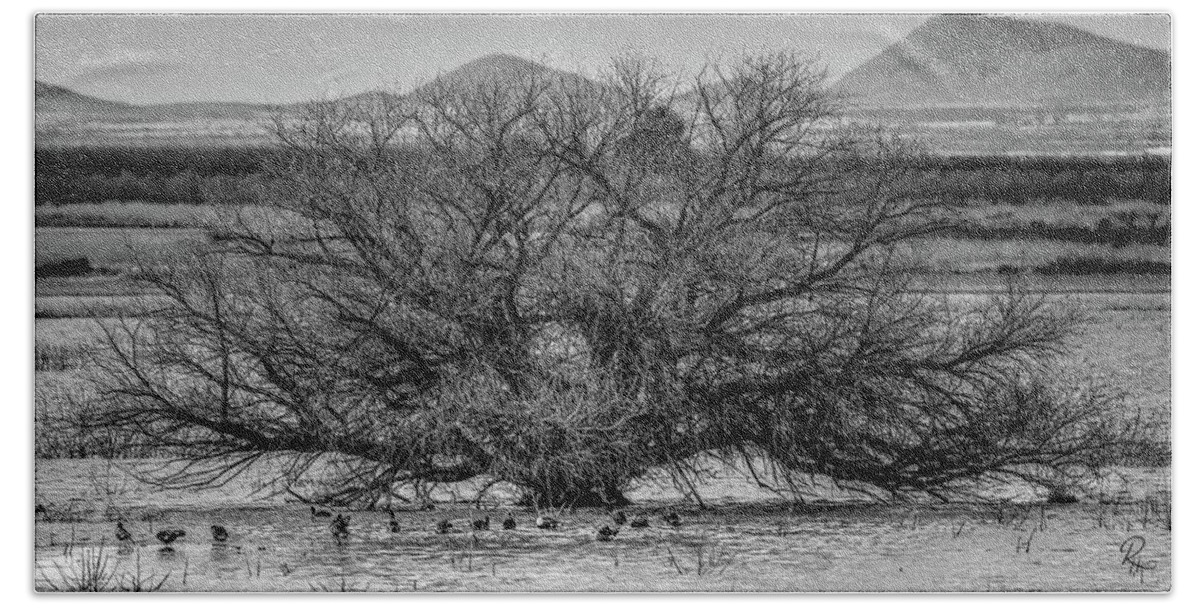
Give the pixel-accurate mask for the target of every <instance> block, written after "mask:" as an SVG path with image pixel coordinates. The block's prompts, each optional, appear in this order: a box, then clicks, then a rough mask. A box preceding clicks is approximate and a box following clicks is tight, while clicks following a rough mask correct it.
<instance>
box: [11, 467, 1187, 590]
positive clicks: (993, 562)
mask: <svg viewBox="0 0 1200 608" xmlns="http://www.w3.org/2000/svg"><path fill="white" fill-rule="evenodd" d="M95 464H96V463H94V462H93V463H92V465H93V466H94V465H95ZM85 471H87V466H84V465H82V464H81V463H80V461H39V466H38V492H39V500H44V501H46V502H48V503H51V504H52V505H53V512H54V513H55V514H58V515H55V516H53V517H51V519H55V520H56V521H46V520H44V519H41V518H39V521H38V522H37V526H36V552H35V556H36V564H37V567H36V569H35V577H36V583H35V584H36V586H37V588H38V589H43V590H45V589H50V588H51V587H52V586H54V585H57V586H62V585H63V581H64V579H69V578H70V576H71V575H70V572H71V567H72V565H77V564H78V563H79V561H80V559H81V558H83V557H84V556H85V555H88V554H91V555H95V552H96V551H100V550H102V551H103V552H104V555H105V556H106V557H107V558H108V562H107V564H106V566H107V568H108V570H109V571H111V572H113V573H114V574H116V576H117V578H123V579H124V580H125V581H127V582H128V581H129V580H131V578H132V577H133V576H134V575H135V573H138V572H140V577H141V578H142V579H144V580H154V581H157V580H161V578H162V577H164V576H166V580H165V582H164V583H163V586H162V590H169V591H314V590H316V591H340V590H347V591H376V592H378V591H401V592H403V591H410V592H411V591H419V592H430V591H513V592H516V591H693V590H695V591H699V590H706V591H989V590H990V591H1001V590H1021V591H1039V590H1042V591H1101V590H1103V591H1165V590H1168V589H1169V588H1170V585H1171V532H1170V519H1169V506H1168V505H1169V494H1168V493H1165V492H1167V490H1166V489H1167V488H1168V487H1169V478H1168V472H1167V471H1165V470H1157V469H1156V470H1137V471H1127V473H1130V478H1131V479H1135V480H1138V481H1136V482H1133V483H1124V482H1115V481H1114V482H1113V483H1114V485H1113V486H1112V489H1114V491H1113V492H1110V493H1108V494H1107V496H1109V497H1110V498H1117V499H1120V500H1122V501H1124V502H1123V503H1119V504H1110V503H1098V502H1091V503H1084V504H1073V505H1046V506H1041V505H1036V504H1008V505H1006V506H1003V507H997V506H992V505H967V506H964V505H958V506H946V505H941V506H939V505H896V506H878V505H861V504H847V503H832V502H831V503H826V504H810V505H805V506H802V505H790V504H785V503H780V502H774V503H765V502H762V500H761V497H759V498H758V499H757V502H754V503H744V502H743V503H739V502H733V501H728V500H725V501H722V500H716V499H715V498H714V501H715V503H716V504H715V505H714V506H711V508H709V509H707V510H700V509H699V508H697V507H680V506H679V505H680V504H681V503H679V502H678V499H677V498H673V497H671V496H669V495H668V493H667V492H666V491H665V490H661V489H660V490H651V489H650V488H643V489H642V490H640V491H639V492H637V493H635V495H634V497H635V498H638V499H639V504H638V505H636V506H635V507H633V508H631V509H629V510H628V512H629V513H630V514H631V515H632V514H633V513H637V512H645V513H647V514H649V515H650V516H651V521H652V526H651V527H650V528H648V529H644V530H633V529H630V528H628V527H625V528H623V529H622V530H621V531H620V533H619V534H618V536H617V537H616V539H615V540H614V541H612V542H600V541H597V540H596V539H595V530H596V528H597V527H598V526H599V525H601V524H603V523H608V521H609V520H608V519H607V514H606V513H604V512H602V511H598V510H578V511H575V512H565V513H562V514H561V516H560V517H559V518H560V520H561V521H562V527H561V528H560V529H559V530H555V531H544V530H538V529H536V528H534V527H533V520H534V517H535V514H534V513H533V512H531V511H528V510H520V509H514V515H515V516H516V518H517V520H518V522H519V527H518V529H517V530H513V531H505V530H500V529H499V528H500V525H499V522H500V520H501V519H502V518H503V515H504V513H505V512H506V511H507V510H508V508H507V507H506V506H499V507H498V508H497V507H495V506H493V507H492V508H493V509H496V510H493V511H491V519H492V529H491V530H488V531H480V532H470V531H468V530H469V528H470V526H469V523H468V522H469V520H470V519H472V518H476V517H482V515H483V512H482V511H478V510H475V509H473V508H471V507H470V506H468V505H463V504H462V503H458V504H441V505H439V507H438V508H437V509H436V510H434V511H411V510H406V511H397V521H398V522H399V524H400V528H401V529H400V531H399V532H398V533H393V532H391V531H390V530H389V526H388V517H389V516H388V514H387V513H386V512H379V511H375V512H349V513H346V515H348V516H349V518H350V530H351V534H350V537H349V538H348V539H346V540H345V541H343V542H339V541H338V540H337V539H335V538H334V536H333V535H332V534H331V533H330V531H329V524H328V520H327V519H314V518H312V517H311V516H310V514H309V511H308V507H306V506H303V505H300V504H295V503H287V502H284V501H283V500H282V499H279V498H272V499H254V498H252V497H249V496H248V493H246V492H244V491H243V490H246V489H248V488H246V487H240V488H227V489H225V490H220V491H214V492H159V491H154V490H149V489H147V488H145V487H141V486H137V485H135V484H134V482H129V481H128V480H125V479H123V478H121V479H118V480H116V481H114V479H115V478H117V477H119V475H116V474H113V476H112V477H113V478H110V479H101V480H100V481H96V470H95V469H92V470H91V472H90V473H86V472H85ZM85 477H86V478H88V479H89V480H90V481H85V480H84V478H85ZM1114 479H1115V478H1114ZM734 485H735V481H734V478H733V477H730V478H728V479H718V480H715V481H714V482H713V483H711V484H708V485H707V486H705V488H703V489H702V490H704V491H707V496H708V497H710V498H711V497H720V496H726V495H736V494H738V492H736V491H734V490H733V489H731V488H732V486H734ZM1116 488H1119V489H1116ZM656 492H657V494H656ZM702 493H703V492H702ZM72 498H74V499H77V500H75V501H72V500H71V499H72ZM668 499H670V500H672V502H671V503H670V504H673V505H674V506H675V508H678V509H679V512H680V514H681V515H682V518H683V522H684V523H683V525H682V526H680V527H679V528H673V527H671V526H669V525H667V524H666V523H664V522H663V521H662V519H661V515H662V513H664V512H665V511H666V510H667V509H668V508H670V507H668V502H667V500H668ZM72 504H73V505H75V506H74V507H69V506H68V505H72ZM67 512H71V513H74V515H73V516H70V517H62V515H61V514H63V513H67ZM116 518H124V519H125V521H126V527H127V528H128V529H129V530H130V532H132V533H133V535H134V542H132V543H125V544H123V545H121V544H120V543H118V542H117V541H116V539H115V537H114V529H115V523H114V522H115V519H116ZM443 518H449V519H450V520H451V521H452V522H453V523H454V525H455V528H456V531H455V532H453V533H451V534H447V535H441V534H437V533H436V531H435V524H436V522H437V521H439V520H441V519H443ZM60 519H63V520H69V521H59V520H60ZM212 524H221V525H223V526H225V527H226V528H228V529H229V531H230V538H229V540H228V541H227V542H225V543H216V542H213V541H212V539H211V536H210V534H209V526H210V525H212ZM164 528H183V529H185V530H186V531H187V534H188V535H187V537H185V538H184V539H181V540H180V541H177V542H176V543H175V544H174V545H173V547H172V550H169V551H164V550H162V549H160V546H161V545H160V544H159V543H158V541H156V540H154V537H153V533H154V532H155V531H157V530H161V529H164ZM1133 537H1140V538H1141V539H1142V540H1143V541H1144V547H1143V548H1142V549H1141V551H1140V552H1139V553H1136V554H1135V555H1132V556H1131V557H1130V559H1128V560H1126V559H1125V557H1126V554H1127V553H1128V552H1127V551H1124V550H1123V549H1122V544H1123V543H1125V542H1126V541H1128V540H1130V539H1131V538H1133ZM1130 542H1133V543H1134V544H1137V543H1140V542H1142V541H1136V540H1135V541H1130ZM119 545H121V546H119ZM1129 561H1135V562H1136V563H1138V564H1141V565H1142V566H1144V567H1146V568H1147V569H1145V570H1142V571H1140V572H1139V571H1137V569H1134V571H1133V572H1131V568H1130V564H1129Z"/></svg>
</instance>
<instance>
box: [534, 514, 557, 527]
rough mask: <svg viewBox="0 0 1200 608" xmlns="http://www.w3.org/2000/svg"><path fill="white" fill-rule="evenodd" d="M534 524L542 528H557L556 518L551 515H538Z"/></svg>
mask: <svg viewBox="0 0 1200 608" xmlns="http://www.w3.org/2000/svg"><path fill="white" fill-rule="evenodd" d="M534 524H535V525H536V526H537V527H539V528H541V529H543V530H557V529H558V520H557V519H554V518H553V517H543V516H541V515H538V518H537V521H536V522H534Z"/></svg>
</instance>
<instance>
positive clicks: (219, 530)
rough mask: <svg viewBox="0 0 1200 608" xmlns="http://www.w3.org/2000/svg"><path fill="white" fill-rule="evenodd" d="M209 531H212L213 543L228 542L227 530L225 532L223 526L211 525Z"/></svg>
mask: <svg viewBox="0 0 1200 608" xmlns="http://www.w3.org/2000/svg"><path fill="white" fill-rule="evenodd" d="M210 529H211V530H212V537H213V540H214V541H216V542H218V543H223V542H225V541H227V540H229V530H226V529H225V526H220V525H217V524H213V525H212V526H211V528H210Z"/></svg>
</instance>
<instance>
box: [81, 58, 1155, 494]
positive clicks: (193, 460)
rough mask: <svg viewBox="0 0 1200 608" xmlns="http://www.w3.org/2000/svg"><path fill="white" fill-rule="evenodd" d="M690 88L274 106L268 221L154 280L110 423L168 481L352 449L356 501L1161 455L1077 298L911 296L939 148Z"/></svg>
mask: <svg viewBox="0 0 1200 608" xmlns="http://www.w3.org/2000/svg"><path fill="white" fill-rule="evenodd" d="M665 82H667V79H666V78H665V77H663V76H661V75H660V74H658V73H657V72H656V71H655V70H654V69H653V68H652V66H651V65H650V64H648V63H646V62H643V61H622V62H618V63H617V64H616V66H615V68H614V70H613V72H612V74H611V75H610V77H609V79H608V80H607V81H606V83H605V84H604V85H600V86H593V85H590V84H586V83H581V82H579V81H571V82H563V81H559V80H555V79H553V78H550V77H545V76H539V75H537V74H533V73H530V74H529V75H527V77H524V78H518V79H513V80H512V81H510V82H490V83H477V84H475V85H471V86H467V87H461V88H451V87H449V86H431V87H427V88H423V89H421V94H420V95H417V96H414V97H410V98H405V99H397V98H388V97H378V98H373V99H370V100H363V101H362V102H361V103H356V104H345V103H341V104H317V105H313V106H311V107H310V108H308V110H307V111H306V113H304V114H303V115H302V116H300V117H288V118H281V119H280V121H279V122H278V124H277V126H276V135H277V137H278V139H279V141H280V145H281V147H282V148H283V149H285V150H287V153H286V155H281V156H279V157H277V158H279V159H286V160H277V161H275V162H272V163H270V164H269V166H268V169H267V174H268V180H267V182H268V183H269V184H270V185H271V187H270V188H269V189H268V190H267V191H266V192H265V194H264V196H263V198H262V199H261V201H260V203H262V204H265V205H269V206H270V207H271V208H272V209H271V212H270V213H266V214H263V213H261V212H260V213H256V214H247V215H245V216H243V217H242V218H241V219H240V220H239V221H237V222H233V223H231V225H229V226H227V227H226V228H225V229H224V230H223V232H222V235H223V238H222V239H221V240H219V241H218V242H216V243H214V245H213V247H214V249H213V250H211V251H207V252H202V253H200V254H197V255H195V256H191V257H185V258H181V259H180V260H178V261H176V262H173V263H169V264H166V265H160V266H154V267H147V268H145V269H143V271H142V273H141V275H140V276H141V277H142V279H143V280H144V281H145V282H146V283H147V285H148V286H149V287H152V288H153V289H154V292H155V294H156V295H155V297H156V299H155V300H153V302H154V304H153V306H151V305H150V304H148V307H150V308H151V309H150V310H149V311H148V313H149V314H146V315H145V316H142V317H139V318H136V319H128V320H126V322H125V323H124V324H123V325H122V326H120V327H118V328H115V329H112V330H110V332H109V335H108V348H107V349H106V351H105V353H104V354H103V355H102V356H100V357H99V359H98V360H97V363H98V365H99V367H100V368H101V369H102V370H103V372H104V375H103V377H102V378H100V380H99V381H98V382H99V384H98V389H99V393H100V395H101V397H102V399H101V404H102V406H101V407H100V408H99V413H97V414H96V415H95V417H94V424H96V425H97V426H99V427H102V428H106V429H118V430H122V431H128V430H131V429H132V430H133V431H134V432H136V436H137V437H138V439H137V441H138V442H139V443H138V445H139V446H142V447H144V448H146V449H152V450H163V451H168V452H170V453H172V454H174V455H176V456H177V457H178V459H179V460H178V463H179V468H177V469H171V470H168V471H164V472H163V475H162V476H161V477H159V478H158V481H159V482H160V483H163V484H167V485H204V484H214V483H221V482H223V481H225V480H227V479H229V478H230V477H231V476H234V475H237V474H238V473H240V472H242V471H244V470H245V469H246V467H248V466H250V465H251V464H252V463H254V462H257V461H260V460H272V461H274V462H275V463H277V464H279V465H280V466H281V469H280V470H281V471H282V473H281V478H282V479H283V480H285V481H286V480H294V479H296V477H297V476H298V475H301V474H302V473H303V472H305V471H306V470H309V469H310V468H311V467H312V466H314V465H315V464H316V463H318V462H326V461H327V459H328V457H330V456H336V457H337V462H338V463H339V466H340V468H339V469H337V470H338V471H340V473H341V474H340V477H339V480H340V481H339V483H338V484H336V486H335V487H333V488H331V489H330V492H329V493H328V494H327V495H325V496H323V497H322V498H325V499H328V500H331V501H338V502H344V503H345V502H355V501H370V500H373V499H375V498H377V497H379V496H380V495H383V494H386V493H387V492H389V491H390V490H391V489H392V488H394V487H395V484H397V483H400V482H406V483H415V484H428V483H439V482H453V481H459V480H464V479H468V478H472V477H475V476H481V475H482V476H487V477H489V478H491V479H494V480H500V481H505V482H509V483H512V484H514V485H516V486H517V487H519V488H521V489H522V490H523V491H524V492H525V493H526V495H527V497H528V499H529V500H530V501H532V502H535V503H537V504H542V505H569V504H573V505H576V506H582V505H602V504H607V505H615V504H619V503H621V502H624V500H625V499H624V493H625V491H626V490H627V489H628V487H629V484H630V483H631V482H632V481H633V480H634V479H637V478H638V477H640V476H642V475H645V474H646V473H647V472H650V471H654V470H659V471H666V472H668V473H670V474H671V475H673V476H674V477H675V479H676V480H677V481H678V482H679V483H680V484H681V486H682V487H689V486H690V484H694V483H695V482H697V481H699V480H701V479H702V478H703V476H704V470H705V469H704V467H703V463H704V462H706V461H707V462H711V461H712V460H713V459H715V460H716V461H719V462H724V463H726V464H731V465H734V464H735V465H741V466H744V467H745V468H746V470H748V471H749V474H751V475H753V476H754V478H755V479H756V480H758V481H759V482H760V483H761V484H763V485H764V486H767V487H771V488H773V489H776V490H778V491H780V492H783V493H789V494H792V495H801V496H802V495H804V493H805V491H806V490H807V489H808V488H810V487H811V484H812V482H813V481H815V480H818V479H833V480H836V481H838V482H840V483H843V484H845V485H847V486H848V487H851V488H855V489H859V490H861V491H863V492H867V493H870V494H872V495H875V496H896V495H906V494H910V493H922V494H929V495H934V496H940V497H951V496H955V495H958V494H963V493H970V492H973V491H976V490H978V489H979V487H980V486H979V485H978V483H979V482H980V481H986V480H989V479H1013V478H1019V479H1025V480H1030V481H1034V482H1045V483H1051V482H1053V483H1059V482H1060V481H1061V479H1060V477H1059V476H1060V475H1063V474H1067V473H1069V472H1071V471H1076V470H1077V469H1078V468H1079V467H1084V468H1087V467H1096V466H1100V465H1102V464H1105V463H1107V462H1110V461H1111V458H1112V457H1113V455H1114V454H1116V453H1118V448H1119V446H1121V445H1124V444H1127V443H1128V442H1129V441H1130V440H1133V439H1136V432H1137V431H1138V429H1137V428H1135V427H1134V426H1131V425H1130V424H1127V423H1125V422H1124V421H1123V420H1124V419H1122V418H1119V417H1115V416H1113V415H1112V407H1113V406H1114V403H1115V401H1114V397H1113V396H1112V395H1110V394H1109V393H1108V392H1106V391H1105V390H1102V389H1101V388H1097V387H1093V386H1074V385H1069V384H1063V383H1060V382H1058V381H1057V380H1058V379H1057V376H1056V375H1055V373H1054V371H1053V362H1054V360H1055V359H1056V357H1058V356H1061V354H1062V353H1063V349H1064V346H1063V344H1064V340H1065V338H1066V337H1067V336H1068V335H1070V332H1071V331H1072V329H1073V327H1074V326H1075V323H1076V322H1077V321H1078V319H1077V318H1076V317H1075V316H1074V315H1072V314H1071V313H1069V312H1065V311H1060V310H1057V309H1055V308H1053V307H1050V306H1048V305H1047V304H1046V303H1045V302H1044V301H1041V300H1039V299H1038V298H1035V297H1030V296H1028V295H1026V294H1023V293H1022V292H1021V291H1020V290H1019V289H1016V288H1014V289H1013V290H1011V291H1010V292H1009V293H1007V294H1003V295H1000V296H997V297H995V298H993V299H991V300H989V301H986V302H980V303H977V304H965V303H963V302H961V301H950V300H948V299H946V298H944V297H938V296H935V295H932V294H929V293H928V292H926V291H923V290H920V289H914V288H912V287H911V283H910V272H909V271H910V266H909V261H908V260H906V259H905V258H903V257H902V256H901V255H900V254H899V253H898V252H899V251H901V249H902V248H899V247H898V245H901V244H903V243H905V242H906V241H909V240H911V239H919V238H923V237H927V236H929V235H932V234H935V233H937V232H939V231H940V230H943V229H944V228H946V226H947V223H946V221H945V219H944V218H946V217H947V214H948V211H949V207H948V205H949V204H950V203H949V202H948V199H947V197H946V196H942V195H941V194H942V193H940V192H939V191H938V189H937V188H935V187H932V186H931V185H930V183H929V181H928V180H927V179H926V173H927V171H925V170H924V168H925V167H928V166H930V165H929V163H931V162H935V161H930V160H928V159H924V158H923V157H922V156H921V155H920V154H919V151H918V150H914V149H912V148H911V147H910V146H909V145H907V144H905V143H904V142H901V141H898V140H896V139H895V138H893V137H890V136H889V135H888V134H887V133H882V132H878V131H875V130H867V129H861V128H858V127H847V126H844V125H843V123H840V122H839V121H837V120H836V117H837V106H836V104H835V103H834V102H833V100H832V98H831V97H830V96H829V95H827V94H826V93H825V91H824V89H823V88H822V83H823V75H822V74H821V73H820V72H818V71H815V70H813V69H812V68H811V67H810V65H809V64H808V63H806V62H804V61H802V60H798V59H796V58H794V57H791V56H770V57H762V58H747V59H746V60H744V61H743V62H741V63H738V64H737V65H735V66H733V67H731V68H723V69H718V68H709V69H708V70H706V71H705V72H704V73H703V74H700V75H698V76H697V77H696V79H695V85H696V88H695V91H696V92H695V93H694V94H689V95H674V94H672V92H671V91H670V90H669V89H668V88H666V87H665V86H664V83H665ZM400 151H403V152H400ZM260 211H261V210H260Z"/></svg>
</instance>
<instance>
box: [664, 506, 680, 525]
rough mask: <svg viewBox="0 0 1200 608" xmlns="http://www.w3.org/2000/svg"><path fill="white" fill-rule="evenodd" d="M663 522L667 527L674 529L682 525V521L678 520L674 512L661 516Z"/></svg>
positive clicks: (677, 515)
mask: <svg viewBox="0 0 1200 608" xmlns="http://www.w3.org/2000/svg"><path fill="white" fill-rule="evenodd" d="M663 521H665V522H667V524H668V525H670V526H671V527H674V528H678V527H679V526H682V525H683V521H682V520H680V519H679V514H678V513H676V512H675V511H674V510H672V511H668V512H667V514H666V515H663Z"/></svg>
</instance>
